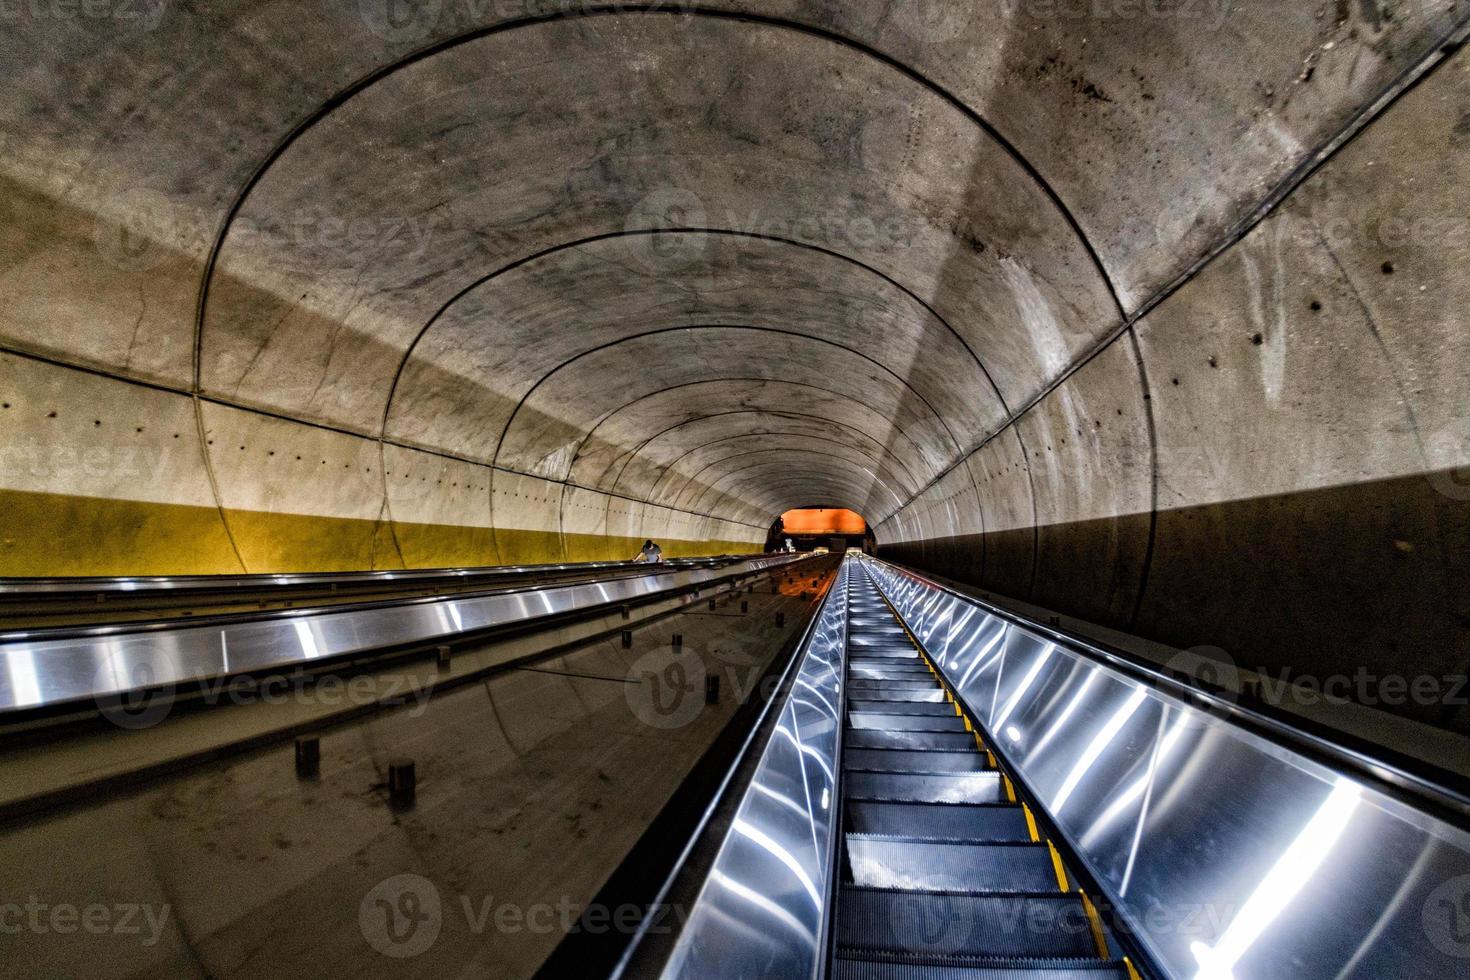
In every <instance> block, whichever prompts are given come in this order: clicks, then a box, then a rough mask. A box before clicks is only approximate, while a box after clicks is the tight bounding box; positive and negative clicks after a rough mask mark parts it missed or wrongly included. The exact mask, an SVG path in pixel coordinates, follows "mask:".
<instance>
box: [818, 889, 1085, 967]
mask: <svg viewBox="0 0 1470 980" xmlns="http://www.w3.org/2000/svg"><path fill="white" fill-rule="evenodd" d="M836 940H837V944H838V947H839V948H840V949H841V950H842V951H843V952H844V953H846V954H847V955H849V956H852V955H854V953H858V954H859V955H863V954H866V956H868V957H871V958H873V959H889V960H892V959H899V960H902V959H929V958H934V957H975V958H981V957H983V958H986V959H993V960H1017V959H1032V958H1044V959H1059V960H1062V959H1066V960H1070V959H1078V960H1081V961H1083V962H1086V961H1088V960H1091V961H1092V962H1094V963H1096V962H1099V961H1098V959H1097V955H1098V954H1097V946H1096V944H1095V940H1094V939H1093V935H1092V928H1091V925H1090V923H1089V922H1088V919H1087V911H1086V909H1085V908H1084V907H1083V905H1082V899H1081V896H1078V895H1025V894H1016V893H1011V894H1005V895H973V894H966V893H948V894H944V893H936V892H911V891H895V890H887V889H874V888H843V889H842V891H841V893H840V894H839V895H838V898H837V937H836ZM875 954H876V955H875Z"/></svg>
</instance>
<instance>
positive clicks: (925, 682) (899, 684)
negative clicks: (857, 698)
mask: <svg viewBox="0 0 1470 980" xmlns="http://www.w3.org/2000/svg"><path fill="white" fill-rule="evenodd" d="M938 687H939V682H938V681H936V680H935V679H934V678H933V677H932V676H930V675H929V674H928V673H927V672H926V673H924V674H913V675H910V676H909V677H906V678H903V677H883V678H878V677H852V678H849V679H848V682H847V688H848V690H850V691H868V692H872V691H933V690H935V689H937V688H938Z"/></svg>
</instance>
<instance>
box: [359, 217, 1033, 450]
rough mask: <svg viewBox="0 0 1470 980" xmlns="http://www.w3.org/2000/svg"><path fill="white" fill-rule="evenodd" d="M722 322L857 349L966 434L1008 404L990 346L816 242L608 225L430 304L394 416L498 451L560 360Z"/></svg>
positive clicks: (432, 436)
mask: <svg viewBox="0 0 1470 980" xmlns="http://www.w3.org/2000/svg"><path fill="white" fill-rule="evenodd" d="M710 323H720V324H744V325H749V326H759V327H768V328H771V329H777V330H784V331H790V332H797V333H803V334H807V335H810V336H813V337H817V338H820V339H823V340H826V341H830V342H831V343H833V344H839V345H841V346H843V347H846V348H848V349H850V350H860V351H862V352H863V353H864V354H866V355H867V356H869V357H871V358H872V359H873V360H875V361H877V362H878V363H879V364H881V365H883V366H884V367H885V368H887V369H888V370H889V371H890V372H892V373H893V374H894V375H896V376H897V377H900V378H903V379H904V380H905V381H906V382H908V383H909V384H910V385H911V386H912V387H913V388H914V390H915V391H916V392H919V393H921V394H922V396H923V397H924V399H925V400H926V401H928V402H929V403H930V404H931V405H933V406H934V408H935V410H936V411H937V412H938V413H940V414H941V415H942V416H943V417H944V418H945V420H946V423H947V424H948V426H949V427H950V428H951V430H952V431H954V433H955V436H956V438H957V439H958V440H959V441H960V442H962V443H964V444H973V443H975V442H977V441H979V440H980V439H982V438H984V436H986V435H988V434H989V433H990V432H993V431H994V430H995V429H996V428H998V427H999V426H1000V425H1001V424H1002V422H1003V420H1004V418H1005V408H1004V405H1003V403H1002V402H1001V400H1000V398H999V397H998V396H997V394H996V392H995V390H994V388H993V386H992V385H991V383H990V379H989V378H988V377H987V375H986V374H985V371H984V368H983V367H982V363H981V360H980V357H981V356H982V355H981V354H979V353H977V352H976V351H972V349H971V348H970V347H969V346H967V343H966V341H965V340H964V339H963V338H961V336H960V335H959V334H958V333H957V332H956V331H955V330H954V329H953V328H952V327H951V326H950V325H949V324H947V323H946V322H945V321H943V320H941V319H940V318H939V317H938V316H936V315H935V314H934V312H933V311H931V310H930V309H929V308H928V307H927V306H926V305H925V304H924V303H923V301H921V300H919V299H918V298H917V297H916V296H913V295H911V294H909V293H906V292H905V291H904V290H903V289H902V288H901V287H900V286H898V285H896V284H895V283H893V282H892V281H890V280H888V279H885V278H884V277H883V276H881V275H880V274H878V273H876V272H874V271H872V270H871V269H868V268H866V267H864V266H863V265H861V264H860V263H858V262H856V261H853V260H850V259H845V258H842V257H840V256H837V255H834V254H832V253H830V252H827V251H822V250H818V249H815V248H812V247H809V246H803V245H798V244H795V243H791V242H785V241H773V240H769V239H762V238H754V237H750V236H746V235H742V234H711V233H705V232H689V233H668V234H654V235H634V236H620V237H616V238H604V239H601V240H598V241H594V242H590V243H587V244H584V245H579V246H575V247H571V248H567V249H562V250H558V251H555V252H552V253H549V254H546V255H543V256H541V257H539V258H537V259H535V260H533V261H530V262H527V263H525V264H523V265H520V266H518V267H516V268H515V269H512V270H510V271H507V272H505V273H502V274H500V275H498V276H494V277H492V278H490V279H488V280H487V281H485V282H484V283H482V284H480V285H477V286H475V287H473V288H472V289H471V290H470V291H469V292H468V293H466V294H464V295H463V296H461V297H459V298H458V299H456V300H455V301H453V302H452V303H450V304H449V305H448V307H446V308H445V310H444V311H443V312H442V313H440V314H439V315H438V316H436V317H435V318H434V319H433V320H432V322H431V323H430V325H429V326H428V327H427V329H426V330H425V331H424V332H423V334H422V336H421V337H420V339H419V341H418V343H417V344H416V345H415V347H414V348H413V350H412V351H411V353H410V355H409V357H408V359H407V364H406V366H405V368H404V370H403V372H402V375H401V376H400V378H399V380H398V384H397V387H396V389H395V392H394V397H393V402H392V405H391V406H390V407H389V413H388V427H387V432H388V434H389V435H390V436H391V437H393V438H395V439H404V440H407V441H410V442H413V443H416V444H420V445H429V446H433V447H435V448H441V449H446V450H449V451H452V452H456V453H461V454H466V455H471V456H477V457H484V456H489V455H493V452H494V442H493V440H494V439H495V438H496V437H497V436H498V434H499V432H500V431H501V430H502V429H503V428H504V427H505V422H506V421H507V419H508V418H509V416H510V414H511V413H512V412H513V411H514V410H515V406H516V405H517V404H518V403H519V402H520V400H521V399H522V398H523V397H524V396H525V395H526V394H527V393H528V392H529V391H530V390H531V389H532V388H534V387H535V386H536V384H537V383H539V382H540V381H541V380H542V379H543V378H544V377H546V376H547V375H549V374H551V373H552V372H553V371H555V370H557V369H558V368H559V367H560V366H561V365H562V364H564V363H566V362H567V361H569V360H572V359H573V358H575V357H577V356H579V355H581V354H583V353H585V352H587V351H589V350H591V349H593V348H596V347H600V346H603V345H606V344H610V343H614V342H616V341H618V340H621V339H623V338H626V337H629V336H633V335H637V334H642V333H648V332H651V331H656V330H661V329H667V328H670V327H677V326H698V325H702V324H710ZM755 341H756V342H757V343H759V338H758V337H757V338H755ZM973 341H974V342H975V343H977V344H980V345H982V347H981V350H982V351H983V350H985V345H986V344H987V343H988V341H987V338H986V336H984V335H981V336H977V337H975V338H973ZM989 346H990V347H991V348H993V346H994V345H993V344H990V345H989ZM991 352H992V353H993V350H992V351H991ZM648 369H649V370H655V371H656V370H657V369H658V365H657V364H656V363H653V364H650V365H648ZM831 380H834V381H840V379H838V378H833V379H831Z"/></svg>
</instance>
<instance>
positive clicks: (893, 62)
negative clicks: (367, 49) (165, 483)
mask: <svg viewBox="0 0 1470 980" xmlns="http://www.w3.org/2000/svg"><path fill="white" fill-rule="evenodd" d="M659 14H662V15H675V16H680V17H694V16H697V17H705V18H710V19H714V20H722V21H731V22H736V23H754V24H761V25H763V26H767V27H774V28H777V29H782V30H789V31H793V32H796V33H801V34H805V35H807V36H809V37H815V38H819V39H821V40H825V41H828V42H830V43H832V44H837V45H839V46H845V47H848V48H851V49H852V50H854V51H857V52H859V53H861V54H864V55H867V56H868V57H870V58H873V59H874V60H876V61H878V62H880V63H882V64H885V65H887V66H889V67H890V68H892V69H894V70H895V71H898V72H899V73H900V74H903V75H904V76H906V77H908V78H910V79H912V80H913V81H915V82H917V83H918V84H919V85H921V86H922V87H924V88H927V89H928V90H929V91H931V92H933V93H934V94H935V95H937V96H939V97H940V98H941V99H943V100H945V101H947V102H949V103H950V104H951V105H953V106H954V107H955V108H956V109H958V110H959V111H960V112H961V113H962V114H964V115H965V116H966V117H967V118H969V119H970V120H971V122H973V123H974V124H975V125H976V126H977V127H978V128H979V129H980V130H981V131H982V132H984V133H985V134H986V135H987V136H989V137H990V138H991V139H992V140H994V141H995V143H996V144H997V145H998V146H999V147H1000V148H1001V149H1002V150H1003V151H1004V152H1005V153H1006V155H1007V156H1009V157H1010V158H1011V159H1012V160H1013V161H1014V162H1015V163H1016V164H1017V166H1019V167H1020V168H1021V169H1022V171H1023V172H1024V173H1025V174H1026V175H1027V176H1028V177H1030V178H1031V180H1032V181H1033V183H1035V184H1036V186H1037V187H1038V188H1039V189H1040V190H1041V191H1042V194H1043V195H1044V196H1045V197H1046V198H1047V199H1048V200H1049V201H1050V202H1051V203H1052V206H1053V207H1054V208H1055V209H1056V210H1057V212H1058V213H1059V214H1060V215H1061V216H1062V218H1063V220H1064V221H1065V222H1066V224H1067V225H1068V226H1069V227H1070V228H1071V230H1072V233H1073V234H1074V235H1075V236H1076V237H1077V240H1078V241H1079V243H1080V244H1081V245H1082V247H1083V249H1084V251H1085V252H1086V253H1087V255H1088V257H1089V259H1090V260H1091V262H1092V264H1093V267H1094V269H1095V271H1096V272H1097V274H1098V275H1099V277H1100V279H1101V280H1102V283H1103V284H1104V285H1105V286H1106V288H1107V290H1108V293H1109V295H1110V296H1111V297H1112V299H1113V302H1114V304H1115V305H1116V306H1117V308H1118V310H1119V312H1120V314H1121V315H1122V316H1123V318H1124V319H1126V318H1127V313H1126V311H1125V309H1124V307H1123V304H1122V300H1121V298H1120V297H1119V295H1118V291H1117V288H1116V286H1115V285H1114V283H1113V281H1112V278H1111V276H1109V274H1108V272H1107V268H1106V266H1104V264H1103V262H1102V259H1101V257H1100V256H1099V254H1098V252H1097V249H1096V248H1095V247H1094V246H1093V244H1092V241H1091V239H1089V238H1088V237H1087V235H1086V233H1085V232H1084V231H1083V229H1082V226H1081V224H1080V223H1079V222H1078V220H1077V218H1076V216H1075V215H1074V214H1073V213H1072V211H1071V209H1070V208H1068V207H1067V205H1066V203H1065V202H1064V201H1063V200H1062V197H1061V195H1060V194H1059V193H1058V192H1057V190H1056V189H1055V188H1054V187H1052V185H1051V183H1050V182H1049V181H1047V180H1046V178H1045V177H1044V176H1043V175H1042V174H1041V172H1040V170H1039V169H1037V167H1036V166H1035V165H1034V164H1033V163H1032V162H1031V161H1030V159H1029V158H1027V157H1026V156H1025V155H1024V154H1022V153H1021V152H1020V150H1019V149H1018V148H1017V147H1016V146H1015V145H1014V144H1013V143H1012V142H1011V141H1010V140H1009V139H1007V138H1006V137H1005V136H1004V135H1003V134H1002V133H1001V132H1000V130H999V129H997V128H996V127H995V126H994V124H992V123H991V122H990V121H989V120H987V119H986V118H985V117H984V116H983V115H981V114H980V112H979V111H978V110H976V109H974V108H972V107H971V106H970V105H969V104H967V103H966V102H964V101H963V100H961V99H959V98H958V97H957V96H955V95H954V94H953V93H951V92H950V91H949V90H948V89H946V88H945V87H944V86H942V85H940V84H939V83H937V82H935V81H933V80H932V79H930V78H929V77H928V76H926V75H924V74H923V73H921V72H920V71H918V70H917V69H916V68H913V67H912V66H910V65H908V64H906V63H904V62H902V61H899V60H898V59H897V58H895V57H894V56H892V55H889V54H887V53H885V52H882V51H879V50H878V49H877V48H874V47H873V46H871V45H869V44H866V43H864V42H862V41H859V40H857V39H856V38H851V37H847V36H845V35H842V34H839V33H837V32H836V31H831V30H828V29H826V28H821V27H817V26H815V25H811V24H804V23H801V22H799V21H793V20H787V19H784V18H779V17H771V16H766V15H759V14H751V13H744V12H736V11H728V10H719V9H712V8H707V7H703V6H695V5H689V6H682V5H681V7H680V8H678V9H668V8H663V7H661V6H657V5H654V6H648V7H633V6H628V5H627V4H614V5H610V6H601V7H584V8H583V9H581V10H564V11H554V12H552V13H549V14H540V15H531V16H527V17H522V18H517V19H514V20H509V21H505V22H503V23H500V24H492V25H487V26H485V27H480V28H476V29H474V30H471V31H466V32H465V33H463V34H459V35H456V36H453V37H449V38H442V39H440V40H438V41H435V42H433V43H431V44H428V45H426V46H425V47H423V48H420V49H419V50H417V51H413V52H410V53H408V54H407V55H405V56H403V57H402V58H400V59H398V60H397V61H395V62H392V63H390V64H386V65H380V66H379V67H378V68H375V69H373V70H372V71H370V72H368V73H367V74H365V75H363V76H362V77H360V78H359V79H357V80H356V81H354V82H351V83H349V84H348V85H347V86H345V87H344V88H342V89H341V90H339V91H338V92H337V93H335V94H334V95H332V96H331V97H329V98H328V99H327V100H326V101H325V102H323V103H322V104H321V105H320V106H318V107H317V109H315V110H314V111H312V112H310V113H308V114H307V115H306V116H304V117H303V118H302V119H301V120H300V121H299V122H298V123H297V124H296V125H295V126H294V127H292V129H291V130H290V131H289V132H287V134H286V135H285V137H283V138H282V140H281V141H280V142H279V143H278V144H277V145H276V147H275V148H274V149H272V150H271V152H270V153H268V154H267V155H266V157H265V158H264V159H263V160H262V161H261V163H260V165H259V166H258V167H257V168H256V169H255V170H254V171H253V172H252V173H251V175H250V176H249V177H248V178H247V179H246V181H245V183H244V185H243V186H242V187H241V189H240V191H239V193H238V194H237V196H236V197H235V199H234V200H233V201H232V202H231V205H230V207H229V209H228V210H227V211H226V213H225V216H224V218H223V219H222V221H221V224H220V228H219V231H218V232H217V234H216V236H215V240H214V242H213V244H212V245H211V248H210V253H209V256H208V258H207V259H206V261H205V265H204V269H203V270H202V274H201V283H200V288H199V295H198V299H197V301H196V303H195V323H194V351H193V367H194V372H193V373H194V388H195V389H196V390H197V389H199V388H200V387H201V384H202V374H201V368H202V351H203V348H202V340H203V332H204V322H205V318H206V316H207V314H208V306H209V294H210V286H211V283H212V281H213V278H214V273H215V270H216V268H217V266H218V263H219V256H220V254H221V252H222V251H223V248H224V242H225V240H226V238H227V237H228V236H229V232H230V229H231V227H232V226H233V224H234V221H235V219H236V217H238V215H239V212H240V211H241V209H242V208H243V207H244V205H245V202H246V201H247V200H248V199H249V197H250V195H251V193H252V192H253V191H254V189H255V187H256V186H257V185H258V184H259V183H260V181H261V180H262V179H263V178H264V176H265V174H266V173H267V172H269V171H270V169H271V168H272V167H273V166H274V165H275V163H276V161H277V160H279V159H280V158H281V157H282V156H283V155H284V154H285V152H286V151H287V150H288V149H290V148H291V146H293V145H294V144H295V143H296V142H297V140H299V139H300V138H301V137H302V136H303V135H305V134H306V132H308V131H309V130H311V129H312V128H314V127H315V126H316V125H317V124H318V123H320V122H322V121H323V120H324V119H326V117H327V116H329V115H331V114H332V113H333V112H335V111H336V110H337V109H338V108H340V107H341V106H343V105H345V104H346V103H347V102H348V101H350V100H351V99H353V98H354V97H356V96H357V95H359V94H361V93H362V92H364V91H366V90H367V89H369V88H371V87H373V86H374V85H376V84H377V83H379V82H381V81H383V80H384V79H386V78H388V77H389V76H391V75H393V74H395V73H397V72H398V71H400V70H403V69H405V68H408V67H411V66H412V65H415V64H418V63H419V62H421V61H426V60H428V59H430V58H432V57H434V56H436V55H439V54H442V53H444V52H446V51H450V50H452V49H454V48H456V47H459V46H461V45H464V44H469V43H472V42H474V41H477V40H481V39H483V38H486V37H492V36H495V35H498V34H502V33H508V32H510V31H513V30H518V29H520V28H524V27H534V26H540V25H543V24H549V23H553V22H557V21H562V20H572V19H576V18H591V17H600V16H632V15H645V16H646V15H659Z"/></svg>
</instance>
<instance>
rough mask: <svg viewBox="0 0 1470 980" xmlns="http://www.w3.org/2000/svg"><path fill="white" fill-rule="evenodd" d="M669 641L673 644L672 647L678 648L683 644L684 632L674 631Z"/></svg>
mask: <svg viewBox="0 0 1470 980" xmlns="http://www.w3.org/2000/svg"><path fill="white" fill-rule="evenodd" d="M670 643H671V644H672V645H673V647H674V649H675V650H678V649H680V648H682V647H683V646H684V634H683V633H675V634H674V637H673V639H672V640H671V641H670Z"/></svg>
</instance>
